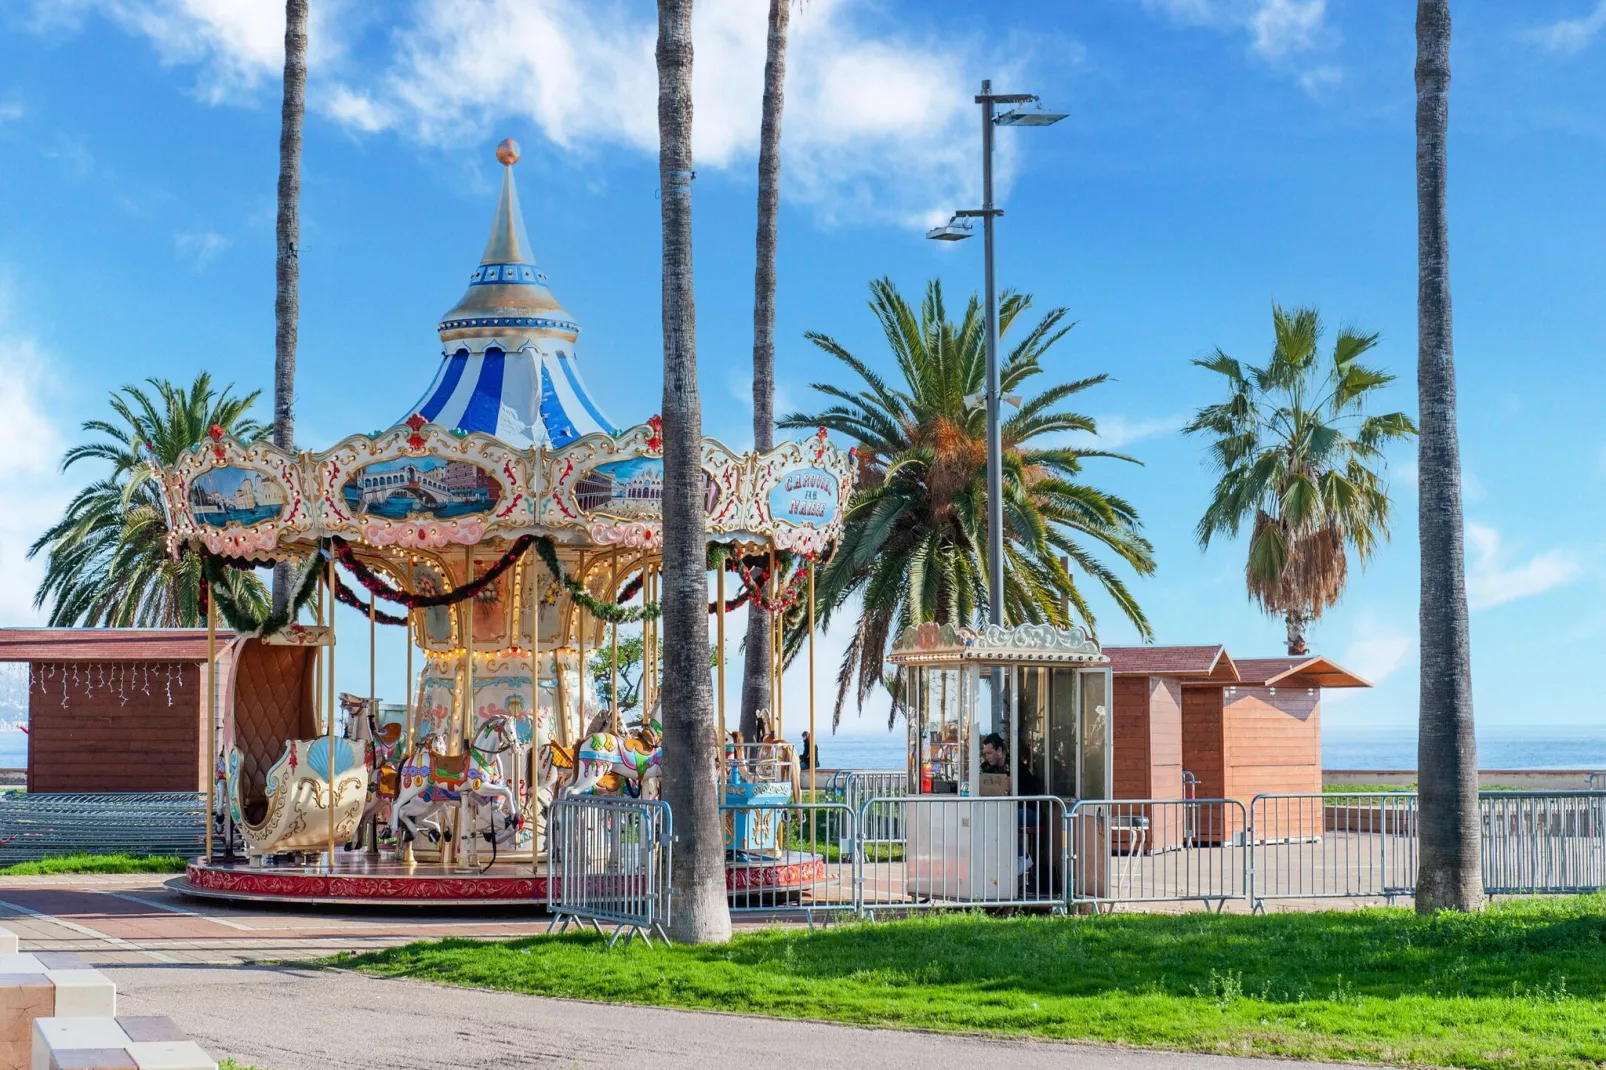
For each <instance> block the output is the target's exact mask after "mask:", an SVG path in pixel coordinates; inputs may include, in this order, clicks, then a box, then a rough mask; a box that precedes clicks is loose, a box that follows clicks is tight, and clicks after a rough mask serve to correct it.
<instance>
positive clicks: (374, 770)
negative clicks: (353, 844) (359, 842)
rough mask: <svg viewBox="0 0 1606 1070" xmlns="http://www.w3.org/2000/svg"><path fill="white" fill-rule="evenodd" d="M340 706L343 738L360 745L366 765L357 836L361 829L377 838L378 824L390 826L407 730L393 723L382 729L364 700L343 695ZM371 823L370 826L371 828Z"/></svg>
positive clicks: (404, 755) (375, 712)
mask: <svg viewBox="0 0 1606 1070" xmlns="http://www.w3.org/2000/svg"><path fill="white" fill-rule="evenodd" d="M340 705H341V707H342V708H343V709H344V710H345V711H346V737H347V738H348V739H351V740H352V741H354V742H357V743H361V744H363V757H364V761H365V762H366V763H367V765H368V801H367V802H366V803H364V804H363V811H362V820H361V822H359V823H358V826H357V827H358V830H359V835H360V834H361V831H362V830H363V829H368V830H370V835H373V836H375V837H376V838H377V835H378V832H379V823H380V822H381V821H382V822H383V823H384V824H385V825H387V826H388V825H391V824H392V820H391V815H392V813H393V811H394V808H395V803H396V796H397V795H398V794H399V792H400V785H401V763H402V759H403V758H405V757H406V754H405V751H404V746H405V743H404V741H403V739H402V735H403V733H404V732H405V731H406V729H405V728H404V727H403V726H402V725H400V724H397V723H395V722H392V723H390V724H386V725H381V724H380V723H379V716H378V712H377V711H376V710H374V709H373V708H372V707H371V704H370V703H369V701H368V700H367V699H363V698H357V697H356V696H355V695H346V694H342V695H341V696H340ZM370 822H372V824H370Z"/></svg>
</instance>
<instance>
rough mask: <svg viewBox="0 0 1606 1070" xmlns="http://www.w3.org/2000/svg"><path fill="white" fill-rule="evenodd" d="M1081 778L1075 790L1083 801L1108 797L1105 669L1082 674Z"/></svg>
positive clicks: (1107, 722) (1107, 726) (1108, 745)
mask: <svg viewBox="0 0 1606 1070" xmlns="http://www.w3.org/2000/svg"><path fill="white" fill-rule="evenodd" d="M1078 675H1079V676H1080V677H1081V693H1080V696H1079V697H1080V700H1081V707H1082V747H1081V749H1082V762H1081V765H1082V777H1081V783H1080V784H1079V785H1078V787H1079V788H1080V789H1081V790H1080V792H1079V796H1080V797H1081V798H1083V799H1108V798H1109V797H1110V761H1111V755H1110V712H1109V709H1110V708H1109V702H1110V673H1109V670H1108V669H1090V670H1083V671H1082V672H1081V673H1079V674H1078Z"/></svg>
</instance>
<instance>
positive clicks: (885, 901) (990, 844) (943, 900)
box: [858, 795, 1071, 917]
mask: <svg viewBox="0 0 1606 1070" xmlns="http://www.w3.org/2000/svg"><path fill="white" fill-rule="evenodd" d="M893 807H895V808H897V809H898V810H899V820H900V821H901V825H902V828H903V831H904V836H903V839H902V841H901V842H898V843H891V842H885V841H882V842H869V841H862V840H861V842H860V845H859V851H858V855H859V877H858V901H859V909H860V912H861V913H863V914H865V915H867V916H870V917H874V916H875V914H876V913H877V912H878V911H893V912H899V911H905V910H916V909H924V908H930V907H950V908H952V907H971V906H1047V907H1052V908H1055V909H1060V910H1063V909H1064V906H1065V898H1066V888H1067V882H1068V880H1069V879H1070V875H1071V866H1070V845H1069V843H1068V841H1067V837H1066V834H1065V833H1066V824H1065V803H1064V801H1063V800H1061V799H1058V798H1055V797H1053V796H1050V795H1030V796H1025V795H1005V796H981V797H973V796H959V795H952V796H946V795H916V796H908V797H902V798H899V797H887V796H878V797H872V798H869V799H866V800H865V801H864V802H863V803H861V804H860V808H859V815H858V820H859V825H860V827H861V828H863V827H867V826H868V827H875V826H876V825H877V823H878V822H880V821H882V820H884V818H883V817H880V816H877V815H878V811H881V810H884V809H886V808H893Z"/></svg>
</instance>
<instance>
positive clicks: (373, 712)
mask: <svg viewBox="0 0 1606 1070" xmlns="http://www.w3.org/2000/svg"><path fill="white" fill-rule="evenodd" d="M377 601H379V596H378V595H375V594H374V593H372V592H369V594H368V716H369V717H371V718H373V720H372V721H370V722H369V727H370V728H372V729H373V730H374V733H375V738H374V739H371V740H369V742H368V745H369V746H370V747H373V748H374V776H376V777H377V776H378V775H379V747H378V746H377V744H378V735H377V733H378V731H379V678H378V670H377V669H375V667H374V666H375V664H376V656H377V654H378V650H377V644H378V641H379V632H378V630H377V629H376V628H375V627H374V624H375V618H374V613H375V610H374V603H375V602H377ZM364 760H366V755H365V756H364ZM374 791H375V793H376V795H377V793H378V791H379V786H378V785H377V784H376V785H375V786H374ZM368 854H369V855H370V856H372V857H375V858H377V857H378V856H379V814H378V812H377V811H376V812H375V814H374V816H373V817H372V818H370V819H369V823H368Z"/></svg>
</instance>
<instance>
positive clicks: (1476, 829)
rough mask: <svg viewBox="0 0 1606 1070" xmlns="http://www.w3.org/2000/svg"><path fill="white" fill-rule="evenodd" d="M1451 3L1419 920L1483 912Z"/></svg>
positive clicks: (1419, 113) (1422, 458)
mask: <svg viewBox="0 0 1606 1070" xmlns="http://www.w3.org/2000/svg"><path fill="white" fill-rule="evenodd" d="M1449 92H1450V4H1449V0H1420V2H1419V3H1418V4H1417V8H1416V213H1417V214H1416V218H1417V224H1416V228H1417V229H1416V232H1417V254H1416V255H1417V299H1416V300H1417V365H1416V388H1417V399H1418V405H1419V406H1420V411H1421V419H1422V441H1421V444H1420V445H1419V446H1418V451H1417V458H1418V460H1417V530H1418V538H1419V539H1420V542H1421V555H1422V602H1421V606H1420V610H1419V613H1420V623H1419V627H1420V629H1421V647H1422V669H1421V672H1422V678H1421V696H1420V702H1421V706H1420V708H1419V711H1418V716H1417V780H1418V782H1419V784H1420V787H1419V789H1418V793H1419V798H1420V800H1421V803H1420V805H1421V808H1422V814H1421V822H1422V830H1421V852H1422V853H1421V863H1420V865H1421V869H1420V876H1418V878H1417V884H1416V909H1417V910H1418V911H1419V912H1422V913H1431V912H1433V911H1436V910H1442V909H1446V908H1454V909H1456V910H1478V909H1480V908H1481V907H1482V906H1483V877H1482V870H1481V867H1482V859H1481V857H1480V849H1481V847H1482V844H1481V843H1480V842H1479V839H1480V835H1481V825H1480V822H1479V817H1478V748H1477V740H1476V738H1475V737H1474V735H1473V726H1472V649H1471V642H1470V640H1469V638H1468V635H1467V586H1466V553H1465V547H1464V546H1463V543H1462V530H1461V448H1460V445H1459V443H1458V442H1457V440H1456V419H1455V355H1454V349H1453V347H1452V344H1451V322H1450V242H1449V233H1448V225H1447V223H1446V221H1445V130H1446V127H1447V126H1448V125H1449V118H1450V106H1449Z"/></svg>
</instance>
